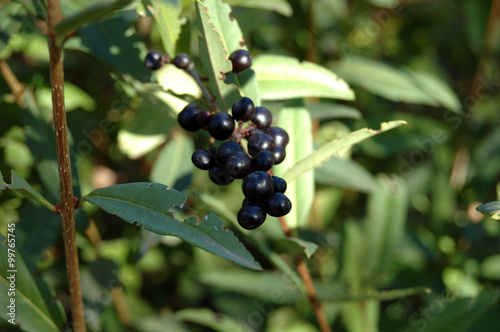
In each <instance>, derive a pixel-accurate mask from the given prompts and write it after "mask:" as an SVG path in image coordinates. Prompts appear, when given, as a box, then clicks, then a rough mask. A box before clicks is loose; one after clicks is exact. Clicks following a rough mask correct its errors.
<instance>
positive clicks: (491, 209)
mask: <svg viewBox="0 0 500 332" xmlns="http://www.w3.org/2000/svg"><path fill="white" fill-rule="evenodd" d="M476 210H477V211H479V212H481V213H482V214H484V215H486V216H490V217H491V218H493V219H495V220H500V201H493V202H488V203H484V204H481V205H479V206H478V207H476Z"/></svg>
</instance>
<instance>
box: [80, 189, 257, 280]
mask: <svg viewBox="0 0 500 332" xmlns="http://www.w3.org/2000/svg"><path fill="white" fill-rule="evenodd" d="M186 199H187V196H186V195H185V194H183V193H181V192H179V191H176V190H174V189H170V190H168V189H167V187H166V186H165V185H161V184H157V183H146V182H137V183H128V184H121V185H116V186H111V187H107V188H101V189H96V190H94V191H92V192H91V193H90V194H88V195H86V196H84V197H83V198H82V202H84V201H88V202H90V203H92V204H94V205H96V206H98V207H100V208H102V209H103V210H104V211H106V212H108V213H112V214H115V215H117V216H118V217H120V218H122V219H123V220H125V221H127V222H129V223H133V224H138V225H144V227H145V228H146V229H147V230H149V231H152V232H154V233H157V234H161V235H173V236H177V237H179V238H181V239H182V240H184V241H186V242H188V243H189V244H191V245H193V246H196V247H200V248H202V249H204V250H206V251H208V252H211V253H213V254H215V255H217V256H221V257H224V258H227V259H229V260H231V261H233V262H235V263H238V264H240V265H242V266H245V267H247V268H250V269H254V270H260V269H261V267H260V264H259V263H258V262H256V261H255V260H254V259H253V257H252V255H251V254H250V253H249V252H248V251H247V250H246V249H245V247H244V246H243V244H242V243H241V242H239V241H238V239H237V238H236V237H235V236H234V234H233V233H232V232H231V231H230V230H227V229H224V228H223V222H222V220H220V219H219V217H217V215H216V214H214V213H209V214H208V215H206V216H205V217H204V218H203V219H202V220H201V221H200V222H198V218H197V217H196V216H190V217H187V218H186V219H185V220H184V221H179V220H177V219H176V218H175V216H174V213H173V211H172V209H173V208H175V207H176V206H180V207H182V206H183V205H184V202H185V201H186Z"/></svg>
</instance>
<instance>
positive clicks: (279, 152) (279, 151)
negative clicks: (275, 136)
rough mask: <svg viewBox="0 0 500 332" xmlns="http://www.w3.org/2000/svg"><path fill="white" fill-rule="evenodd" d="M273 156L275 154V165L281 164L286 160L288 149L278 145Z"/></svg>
mask: <svg viewBox="0 0 500 332" xmlns="http://www.w3.org/2000/svg"><path fill="white" fill-rule="evenodd" d="M273 156H274V164H275V165H278V164H281V162H282V161H283V160H285V157H286V151H285V149H284V148H282V147H281V146H277V147H275V148H274V151H273Z"/></svg>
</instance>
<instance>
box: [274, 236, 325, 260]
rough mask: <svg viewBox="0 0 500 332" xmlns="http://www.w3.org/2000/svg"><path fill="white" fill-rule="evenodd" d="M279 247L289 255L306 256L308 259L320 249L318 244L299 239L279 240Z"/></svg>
mask: <svg viewBox="0 0 500 332" xmlns="http://www.w3.org/2000/svg"><path fill="white" fill-rule="evenodd" d="M277 245H278V247H279V248H282V249H284V250H285V251H286V252H287V253H291V254H295V253H300V254H304V255H305V256H306V257H307V258H311V256H312V255H314V253H315V252H316V250H318V247H319V246H318V245H317V244H316V243H313V242H310V241H304V240H301V239H299V238H288V239H281V240H278V242H277Z"/></svg>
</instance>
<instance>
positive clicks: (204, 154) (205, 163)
mask: <svg viewBox="0 0 500 332" xmlns="http://www.w3.org/2000/svg"><path fill="white" fill-rule="evenodd" d="M191 161H192V162H193V164H194V165H195V166H196V167H198V168H199V169H202V170H205V171H207V170H209V169H210V168H211V167H212V166H213V164H214V162H215V160H214V156H213V155H212V154H211V153H210V152H208V151H207V150H196V151H195V152H193V155H192V156H191Z"/></svg>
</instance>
